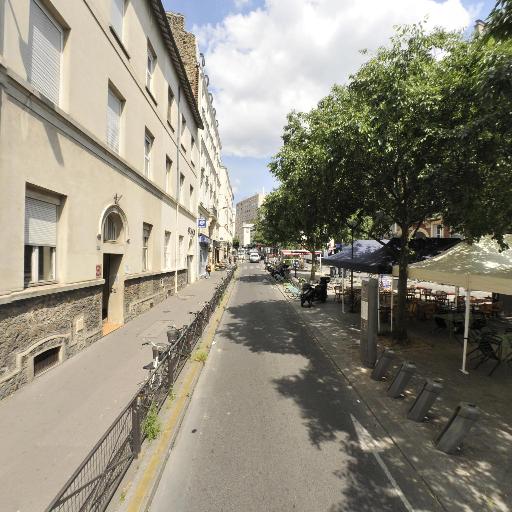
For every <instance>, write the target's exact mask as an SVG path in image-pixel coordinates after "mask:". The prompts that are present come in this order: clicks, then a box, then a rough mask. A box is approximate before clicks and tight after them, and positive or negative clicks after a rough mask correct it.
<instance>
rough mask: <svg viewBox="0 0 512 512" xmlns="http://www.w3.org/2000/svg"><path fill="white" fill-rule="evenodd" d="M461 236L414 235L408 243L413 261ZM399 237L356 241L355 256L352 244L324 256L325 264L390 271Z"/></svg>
mask: <svg viewBox="0 0 512 512" xmlns="http://www.w3.org/2000/svg"><path fill="white" fill-rule="evenodd" d="M459 242H460V240H459V239H458V238H415V239H413V240H411V241H410V242H409V248H410V249H411V250H412V251H413V255H412V259H413V261H421V260H424V259H427V258H432V257H433V256H435V255H437V254H439V253H440V252H443V251H446V250H447V249H449V248H450V247H453V246H454V245H455V244H458V243H459ZM399 244H400V240H399V239H398V238H392V239H391V240H382V241H381V242H378V241H376V240H357V241H356V242H354V259H352V258H351V254H352V248H351V245H350V244H349V245H346V246H345V247H344V248H343V250H342V252H340V253H338V254H334V255H333V256H329V257H328V258H324V259H323V262H324V264H326V265H332V266H335V267H340V268H346V269H349V270H354V271H356V272H366V273H368V274H391V272H392V268H393V264H394V263H395V262H396V254H397V253H396V250H397V248H398V247H399Z"/></svg>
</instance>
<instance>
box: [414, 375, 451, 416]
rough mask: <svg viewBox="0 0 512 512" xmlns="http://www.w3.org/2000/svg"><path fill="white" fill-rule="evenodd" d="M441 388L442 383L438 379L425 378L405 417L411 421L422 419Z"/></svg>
mask: <svg viewBox="0 0 512 512" xmlns="http://www.w3.org/2000/svg"><path fill="white" fill-rule="evenodd" d="M442 390H443V385H442V384H441V381H440V380H439V379H434V380H432V379H427V380H426V381H425V382H424V383H423V387H422V388H421V391H420V392H419V394H418V396H417V397H416V400H414V403H413V404H412V406H411V408H410V409H409V412H408V413H407V417H408V418H409V419H410V420H412V421H424V419H425V417H426V415H427V412H428V410H429V409H430V408H431V407H432V405H433V404H434V402H435V401H436V398H437V397H438V396H439V394H440V393H441V391H442Z"/></svg>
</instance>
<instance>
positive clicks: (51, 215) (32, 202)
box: [25, 197, 57, 247]
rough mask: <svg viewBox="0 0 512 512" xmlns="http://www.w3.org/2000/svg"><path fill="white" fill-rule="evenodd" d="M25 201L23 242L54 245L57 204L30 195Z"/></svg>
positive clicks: (55, 242)
mask: <svg viewBox="0 0 512 512" xmlns="http://www.w3.org/2000/svg"><path fill="white" fill-rule="evenodd" d="M25 201H26V203H25V244H26V245H44V246H50V247H55V246H56V245H57V206H56V205H54V204H50V203H46V202H44V201H39V199H33V198H32V197H26V198H25Z"/></svg>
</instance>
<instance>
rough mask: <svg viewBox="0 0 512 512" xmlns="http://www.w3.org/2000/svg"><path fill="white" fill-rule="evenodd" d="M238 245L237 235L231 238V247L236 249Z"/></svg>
mask: <svg viewBox="0 0 512 512" xmlns="http://www.w3.org/2000/svg"><path fill="white" fill-rule="evenodd" d="M239 247H240V240H239V238H238V237H236V236H235V237H234V238H233V249H237V250H238V248H239Z"/></svg>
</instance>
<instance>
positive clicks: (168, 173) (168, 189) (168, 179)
mask: <svg viewBox="0 0 512 512" xmlns="http://www.w3.org/2000/svg"><path fill="white" fill-rule="evenodd" d="M171 180H172V160H171V159H170V158H169V157H168V156H167V157H165V191H166V192H167V193H168V194H170V193H171V190H172V186H171V183H172V182H171Z"/></svg>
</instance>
